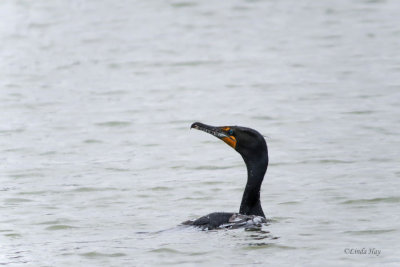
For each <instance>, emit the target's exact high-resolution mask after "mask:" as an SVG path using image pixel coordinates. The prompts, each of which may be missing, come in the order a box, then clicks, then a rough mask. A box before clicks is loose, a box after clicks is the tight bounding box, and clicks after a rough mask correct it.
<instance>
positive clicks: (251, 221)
mask: <svg viewBox="0 0 400 267" xmlns="http://www.w3.org/2000/svg"><path fill="white" fill-rule="evenodd" d="M266 222H267V220H266V219H265V217H263V216H257V215H243V214H239V213H232V212H213V213H210V214H208V215H205V216H203V217H200V218H198V219H197V220H194V221H186V222H183V223H182V224H183V225H193V226H197V227H200V228H201V229H207V230H212V229H217V228H221V229H222V228H225V229H236V228H240V227H246V228H254V227H261V224H262V223H266Z"/></svg>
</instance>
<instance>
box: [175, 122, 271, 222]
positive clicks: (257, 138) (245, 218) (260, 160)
mask: <svg viewBox="0 0 400 267" xmlns="http://www.w3.org/2000/svg"><path fill="white" fill-rule="evenodd" d="M190 128H195V129H197V130H200V131H204V132H206V133H209V134H212V135H214V136H216V137H218V138H219V139H221V140H222V141H224V142H225V143H227V144H228V145H229V146H231V147H232V148H233V149H235V150H236V151H237V152H238V153H239V154H240V155H241V156H242V158H243V160H244V162H245V164H246V167H247V183H246V187H245V190H244V193H243V197H242V202H241V204H240V209H239V213H234V212H214V213H210V214H208V215H206V216H203V217H200V218H199V219H197V220H194V221H186V222H183V223H182V224H184V225H193V226H198V227H200V228H202V229H208V230H211V229H216V228H238V227H250V228H252V227H260V226H261V223H265V222H267V221H266V219H265V215H264V212H263V210H262V208H261V202H260V189H261V183H262V181H263V179H264V175H265V172H266V171H267V167H268V149H267V143H266V142H265V139H264V137H263V136H262V135H261V134H260V133H259V132H257V131H256V130H253V129H250V128H246V127H241V126H221V127H215V126H210V125H206V124H203V123H200V122H195V123H193V124H192V125H191V127H190Z"/></svg>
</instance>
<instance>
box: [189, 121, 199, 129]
mask: <svg viewBox="0 0 400 267" xmlns="http://www.w3.org/2000/svg"><path fill="white" fill-rule="evenodd" d="M198 124H199V122H194V123H192V125H190V129H192V128H195V129H198V128H199V125H198Z"/></svg>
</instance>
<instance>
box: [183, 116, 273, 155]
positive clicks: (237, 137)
mask: <svg viewBox="0 0 400 267" xmlns="http://www.w3.org/2000/svg"><path fill="white" fill-rule="evenodd" d="M190 128H194V129H197V130H200V131H203V132H206V133H209V134H211V135H214V136H215V137H217V138H219V139H221V140H222V141H224V142H225V143H226V144H228V145H229V146H231V147H232V148H233V149H235V150H236V151H237V152H238V153H239V154H241V155H242V157H243V158H244V159H245V160H246V159H251V158H254V157H261V156H264V155H265V154H266V156H267V157H268V154H267V153H268V152H267V144H266V142H265V139H264V137H263V136H262V135H261V134H260V133H259V132H257V131H256V130H254V129H251V128H247V127H242V126H211V125H207V124H204V123H201V122H195V123H193V124H192V126H191V127H190Z"/></svg>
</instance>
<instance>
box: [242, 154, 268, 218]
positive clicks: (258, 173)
mask: <svg viewBox="0 0 400 267" xmlns="http://www.w3.org/2000/svg"><path fill="white" fill-rule="evenodd" d="M243 160H244V162H245V163H246V167H247V183H246V188H245V190H244V193H243V198H242V203H241V204H240V210H239V213H240V214H244V215H257V216H263V217H265V215H264V212H263V210H262V207H261V202H260V189H261V184H262V181H263V179H264V175H265V172H266V171H267V167H268V152H265V153H262V154H260V155H258V156H257V157H252V158H245V157H244V156H243Z"/></svg>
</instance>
